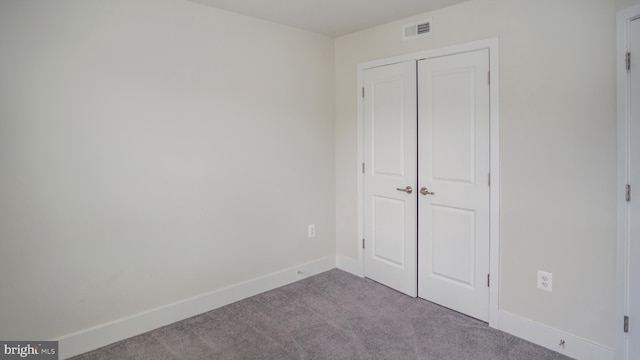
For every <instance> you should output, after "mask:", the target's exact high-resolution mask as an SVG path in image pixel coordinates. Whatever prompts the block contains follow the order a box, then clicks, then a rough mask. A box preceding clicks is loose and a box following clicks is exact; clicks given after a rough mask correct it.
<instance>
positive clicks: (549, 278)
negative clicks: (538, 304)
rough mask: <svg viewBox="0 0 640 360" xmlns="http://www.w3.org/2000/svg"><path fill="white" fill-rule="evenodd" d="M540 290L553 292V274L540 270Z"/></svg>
mask: <svg viewBox="0 0 640 360" xmlns="http://www.w3.org/2000/svg"><path fill="white" fill-rule="evenodd" d="M538 289H540V290H544V291H548V292H552V291H553V274H552V273H548V272H545V271H540V270H538Z"/></svg>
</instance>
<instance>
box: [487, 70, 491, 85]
mask: <svg viewBox="0 0 640 360" xmlns="http://www.w3.org/2000/svg"><path fill="white" fill-rule="evenodd" d="M487 85H491V71H489V72H487Z"/></svg>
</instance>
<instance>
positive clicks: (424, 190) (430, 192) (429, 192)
mask: <svg viewBox="0 0 640 360" xmlns="http://www.w3.org/2000/svg"><path fill="white" fill-rule="evenodd" d="M420 194H422V195H435V194H436V193H434V192H433V191H429V189H427V188H426V187H424V186H423V187H422V189H420Z"/></svg>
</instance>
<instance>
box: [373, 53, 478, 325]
mask: <svg viewBox="0 0 640 360" xmlns="http://www.w3.org/2000/svg"><path fill="white" fill-rule="evenodd" d="M489 86H490V84H489V51H488V50H477V51H472V52H466V53H460V54H455V55H449V56H443V57H437V58H430V59H424V60H419V61H408V62H402V63H397V64H392V65H386V66H380V67H376V68H371V69H367V70H365V71H364V101H363V104H364V164H363V167H364V171H363V172H364V204H363V205H364V209H363V210H364V236H365V249H364V266H365V269H364V271H365V276H367V277H368V278H371V279H373V280H375V281H378V282H380V283H382V284H385V285H387V286H389V287H391V288H394V289H396V290H398V291H401V292H403V293H406V294H407V295H410V296H414V297H415V296H419V297H421V298H424V299H427V300H429V301H432V302H435V303H438V304H441V305H443V306H446V307H448V308H451V309H453V310H456V311H459V312H462V313H464V314H467V315H469V316H472V317H475V318H478V319H481V320H484V321H487V320H488V316H489V287H488V275H489V195H490V194H489V189H490V175H489V169H490V168H489V165H490V157H489V118H490V112H489Z"/></svg>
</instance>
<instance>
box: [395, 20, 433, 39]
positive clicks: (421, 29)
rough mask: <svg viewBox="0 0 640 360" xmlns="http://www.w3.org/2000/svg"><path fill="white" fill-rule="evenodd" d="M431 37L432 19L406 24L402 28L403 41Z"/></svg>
mask: <svg viewBox="0 0 640 360" xmlns="http://www.w3.org/2000/svg"><path fill="white" fill-rule="evenodd" d="M428 35H431V19H426V20H422V21H418V22H415V23H411V24H406V25H404V26H403V27H402V40H405V41H406V40H411V39H415V38H419V37H423V36H428Z"/></svg>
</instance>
